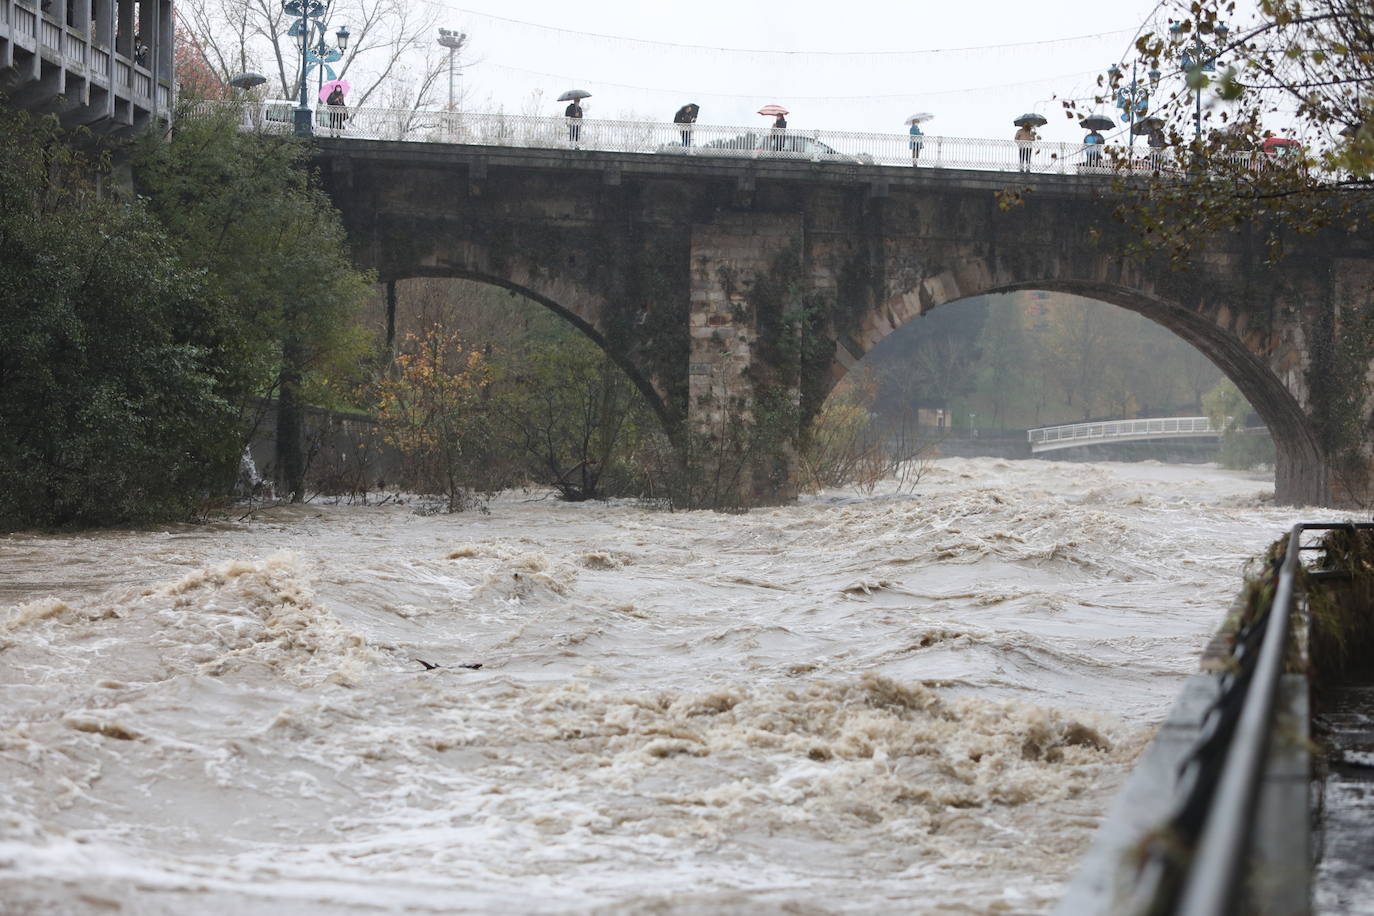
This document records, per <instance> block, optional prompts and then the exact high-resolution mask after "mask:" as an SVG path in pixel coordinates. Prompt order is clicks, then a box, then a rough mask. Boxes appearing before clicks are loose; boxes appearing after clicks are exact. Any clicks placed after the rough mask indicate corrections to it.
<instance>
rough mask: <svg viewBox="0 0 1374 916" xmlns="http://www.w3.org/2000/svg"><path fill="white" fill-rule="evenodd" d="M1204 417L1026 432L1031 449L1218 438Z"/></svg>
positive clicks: (1073, 424)
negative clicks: (1058, 444) (1083, 443)
mask: <svg viewBox="0 0 1374 916" xmlns="http://www.w3.org/2000/svg"><path fill="white" fill-rule="evenodd" d="M1219 434H1220V430H1218V429H1217V428H1215V427H1214V426H1213V425H1212V421H1211V419H1210V418H1208V417H1154V418H1150V419H1143V420H1104V421H1101V422H1096V423H1068V424H1065V425H1063V426H1042V427H1040V428H1039V429H1030V430H1027V431H1026V437H1027V438H1028V439H1029V440H1030V443H1031V447H1032V448H1034V447H1035V446H1037V445H1048V444H1051V443H1056V442H1071V441H1075V440H1079V441H1081V440H1086V439H1091V440H1094V441H1100V440H1104V439H1139V438H1146V437H1151V436H1160V437H1165V436H1202V435H1219Z"/></svg>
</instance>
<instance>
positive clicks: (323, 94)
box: [320, 80, 349, 102]
mask: <svg viewBox="0 0 1374 916" xmlns="http://www.w3.org/2000/svg"><path fill="white" fill-rule="evenodd" d="M335 86H338V87H339V88H340V89H342V90H343V93H344V95H348V90H349V85H348V80H330V81H329V82H327V83H325V84H324V85H323V86H321V87H320V101H321V102H327V101H329V93H331V92H333V91H334V87H335Z"/></svg>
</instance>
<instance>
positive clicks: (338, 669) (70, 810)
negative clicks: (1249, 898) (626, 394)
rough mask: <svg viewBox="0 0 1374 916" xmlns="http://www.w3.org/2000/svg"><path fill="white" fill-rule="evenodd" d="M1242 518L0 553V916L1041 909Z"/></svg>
mask: <svg viewBox="0 0 1374 916" xmlns="http://www.w3.org/2000/svg"><path fill="white" fill-rule="evenodd" d="M1269 489H1270V484H1269V482H1268V480H1267V479H1266V477H1265V476H1264V475H1260V474H1246V473H1237V472H1227V471H1221V470H1218V469H1216V468H1212V467H1205V466H1170V465H1162V464H1156V463H1144V464H1133V465H1122V464H1071V463H1055V462H1044V461H1024V462H1012V461H1000V460H995V459H945V460H941V461H939V462H937V463H936V464H935V465H934V466H933V467H932V469H931V470H930V472H929V473H928V474H927V475H926V476H925V477H924V478H923V479H922V481H921V483H920V485H919V487H918V488H917V493H916V494H915V495H902V494H896V493H891V492H888V493H883V492H878V493H876V494H874V495H872V496H856V495H854V494H846V493H824V494H820V495H818V496H816V497H810V498H807V499H806V500H804V501H803V502H802V503H801V504H799V505H795V506H788V507H782V508H777V509H766V510H759V511H755V512H751V513H748V514H744V515H720V514H715V513H709V512H676V513H668V512H659V511H651V510H645V509H642V508H638V507H636V506H634V505H629V504H609V505H608V504H580V505H568V504H561V503H556V502H553V501H541V502H537V503H532V502H526V501H523V500H521V499H518V498H514V497H512V498H507V499H503V500H499V501H497V502H496V503H495V504H494V505H493V507H492V512H491V514H490V515H479V514H459V515H438V516H428V517H422V516H418V515H415V514H413V513H411V512H409V511H408V510H407V509H405V508H404V507H396V506H384V507H308V508H301V507H291V508H286V509H281V510H276V511H272V512H267V513H265V514H263V515H262V516H260V517H258V518H257V519H255V520H253V521H245V522H242V523H236V524H220V525H216V526H209V527H191V526H186V527H178V528H175V529H172V530H168V531H162V532H154V533H149V532H112V533H102V534H98V535H92V536H63V537H58V536H37V535H23V536H14V537H11V538H7V539H4V540H0V568H4V569H6V570H7V572H8V577H7V579H8V581H6V582H5V583H3V585H2V586H0V588H3V591H0V596H2V597H3V601H4V602H5V606H4V607H3V608H0V689H3V691H4V696H5V703H4V704H3V705H2V706H0V785H4V786H5V787H6V796H7V799H6V800H7V804H6V805H5V806H4V808H3V810H0V913H6V914H9V913H14V914H19V913H31V912H33V913H39V912H61V913H73V914H85V913H105V912H116V911H122V912H131V913H139V914H161V913H168V914H171V913H176V914H191V916H201V914H203V916H219V914H227V913H284V912H290V913H301V914H352V913H375V912H394V913H466V912H470V913H491V912H520V913H642V912H646V911H647V912H662V913H720V912H784V911H785V912H797V913H806V912H817V913H820V912H824V913H834V912H855V913H883V912H892V911H895V910H901V911H904V912H930V913H945V912H988V911H996V912H1007V913H1036V912H1045V911H1047V910H1048V909H1049V908H1050V907H1051V906H1052V905H1053V902H1054V900H1055V898H1056V896H1057V894H1058V893H1059V891H1060V890H1061V889H1062V887H1063V884H1064V882H1065V881H1066V880H1067V878H1068V877H1069V875H1070V874H1071V872H1072V869H1073V866H1074V863H1075V860H1076V857H1077V856H1078V855H1079V854H1081V852H1082V851H1083V849H1084V848H1085V846H1086V844H1087V842H1088V840H1089V838H1090V836H1091V832H1092V830H1093V828H1094V827H1095V825H1096V823H1097V821H1098V818H1099V817H1100V816H1101V814H1102V812H1103V811H1104V810H1105V808H1106V805H1107V804H1108V802H1109V800H1110V797H1111V794H1112V792H1113V791H1114V789H1115V788H1116V787H1117V786H1118V785H1119V784H1120V782H1121V780H1122V779H1123V777H1124V775H1125V774H1126V772H1127V771H1128V769H1129V766H1130V764H1131V763H1132V761H1133V760H1134V759H1135V757H1136V755H1138V753H1139V752H1140V750H1141V748H1142V747H1143V746H1144V744H1145V742H1146V741H1147V740H1148V738H1149V735H1150V733H1151V729H1152V727H1153V726H1154V725H1155V724H1157V722H1158V721H1159V720H1160V718H1162V716H1163V714H1164V712H1165V710H1166V709H1167V707H1168V705H1169V702H1170V701H1171V699H1172V697H1173V695H1174V693H1175V692H1176V691H1177V689H1178V687H1179V686H1180V684H1181V682H1182V680H1183V678H1184V677H1186V676H1187V674H1188V673H1190V672H1191V671H1192V670H1193V669H1194V667H1195V666H1196V660H1197V656H1198V654H1199V652H1200V650H1201V649H1202V647H1203V645H1204V644H1205V643H1206V641H1207V639H1208V638H1209V636H1210V635H1211V633H1212V631H1213V630H1214V629H1215V627H1216V626H1217V625H1218V624H1219V622H1220V620H1221V618H1222V616H1223V614H1224V612H1225V609H1226V607H1227V605H1228V604H1229V601H1230V599H1231V597H1232V596H1233V595H1234V593H1235V592H1236V591H1237V589H1238V587H1239V584H1240V577H1241V573H1242V568H1243V566H1244V563H1245V561H1246V560H1247V559H1248V558H1250V557H1252V556H1254V555H1255V554H1256V553H1258V552H1259V551H1260V550H1261V549H1262V548H1263V547H1264V546H1265V545H1267V544H1268V543H1269V542H1270V541H1272V540H1274V539H1275V538H1277V537H1278V536H1279V535H1280V534H1281V533H1282V532H1283V531H1284V530H1285V529H1286V528H1287V527H1288V526H1289V525H1290V524H1291V523H1292V522H1293V521H1294V520H1296V519H1298V518H1304V519H1309V518H1315V517H1330V513H1314V512H1313V511H1312V510H1306V511H1299V510H1290V509H1280V508H1275V507H1273V506H1272V505H1270V504H1269V502H1268V500H1267V497H1266V493H1267V491H1268V490H1269ZM477 663H480V665H481V667H480V668H479V669H473V668H465V667H462V666H463V665H470V664H477ZM426 665H428V666H435V667H426Z"/></svg>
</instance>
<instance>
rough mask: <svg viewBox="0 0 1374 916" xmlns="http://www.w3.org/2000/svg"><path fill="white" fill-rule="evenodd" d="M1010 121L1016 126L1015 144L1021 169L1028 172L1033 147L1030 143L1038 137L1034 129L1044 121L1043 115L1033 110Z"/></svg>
mask: <svg viewBox="0 0 1374 916" xmlns="http://www.w3.org/2000/svg"><path fill="white" fill-rule="evenodd" d="M1012 123H1013V124H1015V125H1016V126H1017V131H1016V146H1017V153H1018V155H1019V156H1020V159H1021V171H1023V172H1029V171H1030V163H1031V152H1032V149H1033V148H1032V146H1031V144H1033V143H1035V141H1036V140H1039V139H1040V137H1039V135H1038V134H1036V132H1035V129H1036V128H1037V127H1039V126H1040V125H1041V124H1044V123H1045V117H1044V115H1038V114H1035V113H1034V112H1028V113H1026V114H1023V115H1022V116H1021V117H1019V118H1017V119H1016V120H1015V121H1013V122H1012Z"/></svg>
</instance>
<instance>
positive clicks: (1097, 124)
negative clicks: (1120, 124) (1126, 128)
mask: <svg viewBox="0 0 1374 916" xmlns="http://www.w3.org/2000/svg"><path fill="white" fill-rule="evenodd" d="M1078 126H1079V127H1081V128H1083V129H1084V130H1111V129H1112V128H1113V127H1115V126H1116V122H1115V121H1113V120H1112V119H1111V118H1109V117H1107V116H1106V115H1104V114H1095V115H1088V116H1087V117H1086V118H1084V119H1083V120H1081V121H1079V122H1078Z"/></svg>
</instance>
